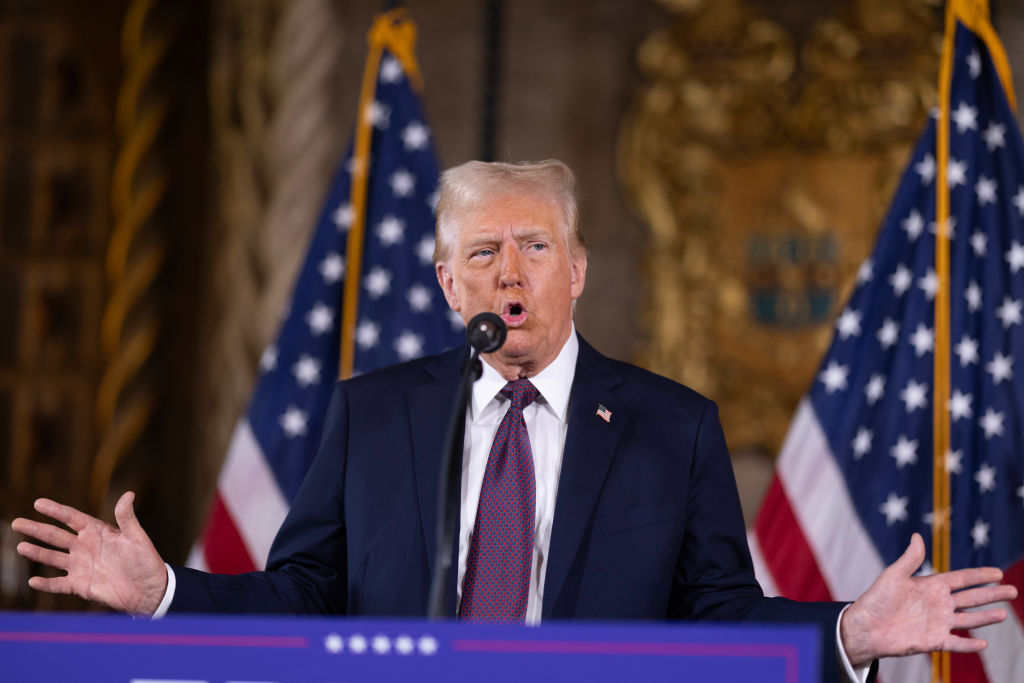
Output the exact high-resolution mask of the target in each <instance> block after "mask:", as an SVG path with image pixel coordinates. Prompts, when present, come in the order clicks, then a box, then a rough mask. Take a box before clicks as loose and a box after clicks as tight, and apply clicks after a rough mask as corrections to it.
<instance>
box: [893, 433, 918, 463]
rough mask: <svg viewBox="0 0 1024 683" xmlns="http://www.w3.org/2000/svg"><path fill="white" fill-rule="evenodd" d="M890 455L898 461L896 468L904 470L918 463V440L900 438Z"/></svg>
mask: <svg viewBox="0 0 1024 683" xmlns="http://www.w3.org/2000/svg"><path fill="white" fill-rule="evenodd" d="M889 453H890V454H891V455H892V457H894V458H895V459H896V467H897V468H899V469H903V467H904V466H905V465H913V464H914V463H916V462H917V439H913V440H911V439H908V438H907V437H905V436H900V438H899V439H898V440H897V441H896V445H895V446H893V447H892V448H891V449H890V450H889Z"/></svg>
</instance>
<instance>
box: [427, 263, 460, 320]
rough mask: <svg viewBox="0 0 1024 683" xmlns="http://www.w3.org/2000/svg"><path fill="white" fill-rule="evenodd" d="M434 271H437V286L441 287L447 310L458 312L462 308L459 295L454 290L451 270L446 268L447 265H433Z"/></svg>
mask: <svg viewBox="0 0 1024 683" xmlns="http://www.w3.org/2000/svg"><path fill="white" fill-rule="evenodd" d="M434 269H435V270H436V271H437V284H439V285H441V291H442V292H444V298H445V301H447V302H448V308H450V309H452V310H453V311H456V312H458V311H459V310H460V309H461V308H462V303H461V302H460V301H459V293H458V290H457V289H456V288H455V275H454V274H453V273H452V269H451V268H449V267H448V264H447V263H435V264H434Z"/></svg>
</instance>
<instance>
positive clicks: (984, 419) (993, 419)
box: [981, 408, 1004, 439]
mask: <svg viewBox="0 0 1024 683" xmlns="http://www.w3.org/2000/svg"><path fill="white" fill-rule="evenodd" d="M1003 417H1004V416H1003V414H1002V413H1000V412H999V411H996V410H992V409H991V408H989V409H988V410H986V411H985V414H984V415H982V416H981V428H982V429H983V430H984V432H985V438H986V439H991V438H992V437H993V436H1002V435H1003Z"/></svg>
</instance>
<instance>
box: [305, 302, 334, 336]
mask: <svg viewBox="0 0 1024 683" xmlns="http://www.w3.org/2000/svg"><path fill="white" fill-rule="evenodd" d="M306 324H307V325H309V331H310V333H312V335H313V336H314V337H319V336H320V335H321V334H323V333H324V332H327V331H329V330H330V329H331V328H332V327H334V311H332V310H331V309H330V308H329V307H327V306H326V305H324V304H323V303H320V302H318V303H317V304H316V305H314V306H313V308H311V309H309V312H307V313H306Z"/></svg>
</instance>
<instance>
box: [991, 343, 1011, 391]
mask: <svg viewBox="0 0 1024 683" xmlns="http://www.w3.org/2000/svg"><path fill="white" fill-rule="evenodd" d="M985 370H986V371H987V372H988V373H989V374H991V375H992V383H993V384H995V385H997V386H998V385H999V383H1000V382H1002V381H1003V380H1004V379H1010V378H1011V377H1013V356H1004V355H1003V354H1002V353H1000V352H999V351H996V355H995V356H993V357H992V360H991V361H989V362H988V363H986V364H985Z"/></svg>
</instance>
